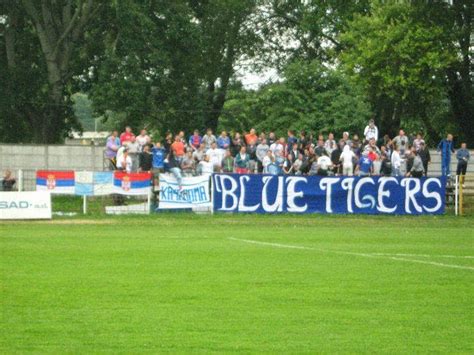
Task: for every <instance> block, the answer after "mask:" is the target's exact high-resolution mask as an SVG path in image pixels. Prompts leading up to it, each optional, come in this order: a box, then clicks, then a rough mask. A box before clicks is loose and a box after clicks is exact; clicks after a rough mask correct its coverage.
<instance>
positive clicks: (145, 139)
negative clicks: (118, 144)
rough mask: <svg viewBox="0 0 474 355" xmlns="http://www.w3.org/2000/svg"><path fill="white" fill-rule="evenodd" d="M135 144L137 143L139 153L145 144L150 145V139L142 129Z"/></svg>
mask: <svg viewBox="0 0 474 355" xmlns="http://www.w3.org/2000/svg"><path fill="white" fill-rule="evenodd" d="M136 142H137V143H138V148H139V151H140V152H142V151H143V147H144V146H145V145H147V144H150V142H151V139H150V136H149V135H148V134H147V132H146V129H142V130H141V131H140V134H139V135H138V136H137V139H136Z"/></svg>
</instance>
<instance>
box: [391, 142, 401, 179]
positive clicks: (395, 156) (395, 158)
mask: <svg viewBox="0 0 474 355" xmlns="http://www.w3.org/2000/svg"><path fill="white" fill-rule="evenodd" d="M391 163H392V176H395V177H397V176H401V175H402V173H401V171H400V168H401V166H402V158H401V157H400V148H399V147H398V145H395V146H394V148H393V152H392V158H391Z"/></svg>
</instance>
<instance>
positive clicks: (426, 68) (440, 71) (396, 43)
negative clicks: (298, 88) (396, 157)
mask: <svg viewBox="0 0 474 355" xmlns="http://www.w3.org/2000/svg"><path fill="white" fill-rule="evenodd" d="M428 6H429V7H430V8H428ZM436 10H437V11H438V14H437V15H438V16H439V15H440V14H439V11H441V10H446V11H447V12H449V10H448V8H447V5H445V4H443V5H440V4H434V5H426V6H424V5H422V4H417V3H409V2H388V3H386V2H374V6H373V8H372V11H371V14H370V15H369V16H362V15H358V16H356V17H355V19H354V20H353V21H352V22H351V23H350V25H349V28H348V31H346V32H345V33H344V34H342V35H341V41H342V43H343V45H344V46H345V49H344V51H343V52H342V54H341V61H342V63H343V65H344V66H345V67H346V68H347V69H348V70H349V71H350V72H351V74H352V75H353V76H354V77H355V79H356V80H357V81H359V82H361V83H363V85H364V88H365V91H366V92H367V95H368V97H369V98H370V102H371V103H372V106H373V108H374V110H375V112H376V116H377V117H378V118H379V122H380V123H379V125H380V126H381V128H382V130H383V131H387V132H390V133H392V134H395V133H396V130H397V129H398V127H400V126H403V127H406V126H408V127H413V129H414V128H415V127H416V129H417V130H420V129H421V130H423V131H425V132H427V133H428V134H429V136H430V137H431V138H432V139H438V138H439V137H440V135H444V133H445V130H446V128H448V127H450V128H453V126H454V127H456V118H455V117H453V115H452V111H451V110H446V109H445V106H443V105H440V102H445V101H446V100H447V99H448V94H449V88H448V86H447V85H446V84H447V83H446V77H447V75H446V73H447V70H448V69H449V68H451V67H452V65H453V64H454V63H455V62H456V61H457V53H456V52H457V51H456V50H455V46H454V43H453V37H452V36H453V35H452V33H451V31H447V29H446V27H445V26H444V24H443V23H442V22H440V21H438V22H436V18H432V17H431V18H430V16H433V14H434V13H435V11H436ZM436 108H440V110H436ZM456 128H457V131H459V130H460V127H459V126H457V127H456Z"/></svg>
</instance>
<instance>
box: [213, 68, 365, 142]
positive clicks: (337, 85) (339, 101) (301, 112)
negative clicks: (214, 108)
mask: <svg viewBox="0 0 474 355" xmlns="http://www.w3.org/2000/svg"><path fill="white" fill-rule="evenodd" d="M239 108H240V109H241V110H240V111H239V110H238V109H239ZM370 115H371V113H370V108H369V105H368V103H367V102H366V101H365V98H364V95H363V92H362V91H361V89H360V87H358V86H357V85H356V84H355V83H353V82H351V81H350V80H349V79H348V78H347V77H346V76H345V75H344V74H343V73H341V72H340V71H338V70H336V69H330V68H327V67H325V66H323V65H321V64H319V62H318V61H312V62H309V63H306V62H303V61H298V62H293V63H292V64H291V65H289V66H288V67H287V68H286V69H285V71H284V80H283V81H282V82H280V83H274V84H270V85H267V86H265V87H263V88H262V89H261V90H259V91H258V92H253V93H243V94H242V93H240V94H237V95H235V96H233V97H231V98H230V99H229V101H228V102H227V103H226V106H225V112H224V114H223V117H222V119H221V126H222V128H227V129H231V128H232V127H235V128H240V129H242V130H248V129H249V128H250V126H255V127H256V128H258V129H260V130H265V131H267V132H268V131H276V132H277V133H279V134H286V131H287V130H288V129H293V130H302V129H304V130H308V131H312V132H315V133H318V132H322V133H326V134H327V133H329V132H335V133H338V134H339V135H342V132H343V131H351V132H356V131H360V130H362V129H363V128H364V126H365V125H366V123H367V120H368V119H369V117H370Z"/></svg>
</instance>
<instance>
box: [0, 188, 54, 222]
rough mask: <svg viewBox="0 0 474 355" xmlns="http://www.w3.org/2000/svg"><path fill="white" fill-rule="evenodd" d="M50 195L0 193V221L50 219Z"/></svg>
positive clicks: (36, 192)
mask: <svg viewBox="0 0 474 355" xmlns="http://www.w3.org/2000/svg"><path fill="white" fill-rule="evenodd" d="M51 214H52V209H51V193H50V192H45V191H34V192H33V191H31V192H30V191H29V192H13V191H9V192H0V219H51Z"/></svg>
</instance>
